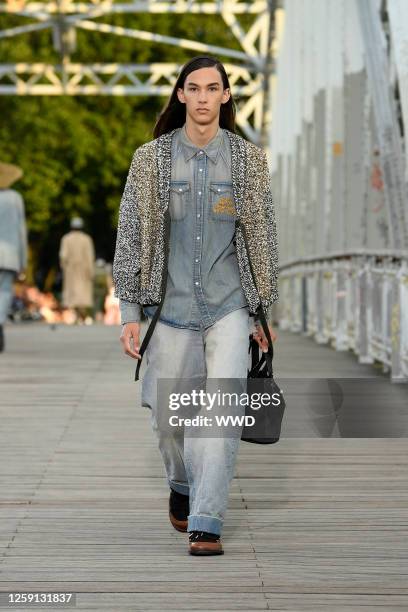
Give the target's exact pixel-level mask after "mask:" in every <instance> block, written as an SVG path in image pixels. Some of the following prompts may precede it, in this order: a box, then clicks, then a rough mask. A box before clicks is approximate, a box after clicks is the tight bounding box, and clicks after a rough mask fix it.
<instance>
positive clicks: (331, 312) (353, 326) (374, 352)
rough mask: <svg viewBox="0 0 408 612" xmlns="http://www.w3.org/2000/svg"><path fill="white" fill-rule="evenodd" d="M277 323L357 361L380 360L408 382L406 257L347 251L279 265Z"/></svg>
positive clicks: (395, 378) (397, 377) (387, 369)
mask: <svg viewBox="0 0 408 612" xmlns="http://www.w3.org/2000/svg"><path fill="white" fill-rule="evenodd" d="M279 279H280V280H279V283H280V285H279V286H280V289H279V294H280V297H279V302H278V303H277V305H276V306H277V308H278V312H279V315H278V319H279V327H280V328H281V329H287V330H290V331H294V332H301V333H303V334H305V335H307V336H312V337H314V338H315V340H316V342H318V343H322V344H323V343H324V344H330V345H331V346H332V347H333V348H335V349H336V350H339V351H345V350H349V349H351V350H353V351H354V352H355V353H356V355H357V356H358V360H359V362H360V363H374V362H375V361H379V362H381V363H382V364H383V371H384V372H390V375H391V380H392V382H408V260H407V258H406V254H405V257H404V256H402V255H401V254H398V253H396V252H395V253H387V254H382V255H381V254H380V255H379V254H378V253H376V254H370V253H361V254H360V253H350V254H339V255H332V256H331V257H322V258H309V259H306V258H305V259H302V260H298V261H292V262H288V263H286V264H285V265H283V266H281V272H280V276H279Z"/></svg>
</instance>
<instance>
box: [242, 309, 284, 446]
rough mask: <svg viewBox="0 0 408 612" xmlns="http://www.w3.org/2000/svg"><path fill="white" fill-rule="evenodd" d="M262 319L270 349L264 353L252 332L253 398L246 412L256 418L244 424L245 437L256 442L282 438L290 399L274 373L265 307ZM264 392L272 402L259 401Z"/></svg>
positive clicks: (249, 391)
mask: <svg viewBox="0 0 408 612" xmlns="http://www.w3.org/2000/svg"><path fill="white" fill-rule="evenodd" d="M260 319H261V323H262V327H263V329H264V332H265V335H266V337H267V340H268V345H269V346H268V351H267V352H266V353H263V352H262V350H261V348H260V346H259V345H258V343H257V341H256V340H255V339H254V337H253V335H252V334H250V336H249V349H248V353H250V355H251V369H249V370H248V376H247V394H248V398H249V402H248V404H247V406H246V407H245V416H246V417H247V416H252V417H253V419H255V422H254V424H252V425H251V424H248V425H244V427H243V430H242V434H241V440H242V441H243V442H252V443H254V444H275V442H278V441H279V438H280V434H281V425H282V419H283V414H284V411H285V406H286V403H285V398H284V396H283V392H282V389H281V388H280V386H279V385H278V383H277V382H276V381H275V379H274V377H273V369H272V360H273V345H272V339H271V336H270V333H269V328H268V326H267V324H266V318H265V315H264V313H263V310H262V307H261V309H260ZM260 354H261V357H260V356H259V355H260ZM260 394H265V396H264V397H265V399H266V398H267V397H269V399H268V403H266V404H263V403H260V402H259V397H260ZM255 398H256V400H257V402H256V403H257V406H258V408H257V409H256V410H255V409H254V408H253V407H252V404H253V401H254V399H255Z"/></svg>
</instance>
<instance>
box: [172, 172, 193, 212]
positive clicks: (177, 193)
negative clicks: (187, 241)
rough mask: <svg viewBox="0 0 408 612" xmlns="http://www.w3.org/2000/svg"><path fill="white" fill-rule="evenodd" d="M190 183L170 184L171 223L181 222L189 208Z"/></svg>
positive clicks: (178, 182)
mask: <svg viewBox="0 0 408 612" xmlns="http://www.w3.org/2000/svg"><path fill="white" fill-rule="evenodd" d="M190 198H191V193H190V181H171V182H170V204H169V206H170V218H171V220H172V221H181V220H182V219H184V217H185V216H186V214H187V210H188V207H189V206H190Z"/></svg>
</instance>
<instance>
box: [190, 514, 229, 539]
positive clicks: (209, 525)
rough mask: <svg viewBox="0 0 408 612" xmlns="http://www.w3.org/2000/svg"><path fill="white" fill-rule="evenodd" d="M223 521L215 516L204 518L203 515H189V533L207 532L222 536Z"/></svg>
mask: <svg viewBox="0 0 408 612" xmlns="http://www.w3.org/2000/svg"><path fill="white" fill-rule="evenodd" d="M221 528H222V521H221V520H220V519H219V518H216V517H215V516H203V515H202V514H195V515H194V514H189V516H188V524H187V531H207V532H208V533H215V534H216V535H221Z"/></svg>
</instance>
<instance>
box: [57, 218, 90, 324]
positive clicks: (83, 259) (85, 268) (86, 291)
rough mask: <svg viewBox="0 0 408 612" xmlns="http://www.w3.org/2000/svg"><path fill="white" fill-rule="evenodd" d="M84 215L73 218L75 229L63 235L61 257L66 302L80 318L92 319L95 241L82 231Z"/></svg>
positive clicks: (63, 290) (63, 293)
mask: <svg viewBox="0 0 408 612" xmlns="http://www.w3.org/2000/svg"><path fill="white" fill-rule="evenodd" d="M82 228H83V221H82V219H81V218H80V217H74V218H73V219H72V220H71V231H70V232H68V233H67V234H65V235H64V236H63V237H62V239H61V244H60V250H59V259H60V265H61V269H62V273H63V284H62V305H63V306H65V307H66V308H72V309H74V310H75V312H76V322H85V323H88V322H92V318H91V317H90V309H92V307H93V303H94V299H93V278H94V275H95V249H94V243H93V240H92V238H91V236H89V235H88V234H86V233H85V232H83V231H82Z"/></svg>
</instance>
